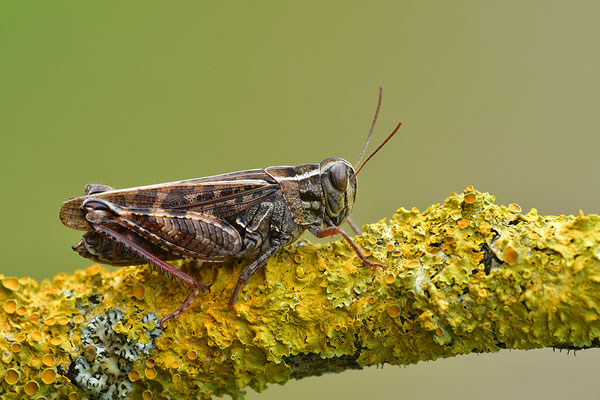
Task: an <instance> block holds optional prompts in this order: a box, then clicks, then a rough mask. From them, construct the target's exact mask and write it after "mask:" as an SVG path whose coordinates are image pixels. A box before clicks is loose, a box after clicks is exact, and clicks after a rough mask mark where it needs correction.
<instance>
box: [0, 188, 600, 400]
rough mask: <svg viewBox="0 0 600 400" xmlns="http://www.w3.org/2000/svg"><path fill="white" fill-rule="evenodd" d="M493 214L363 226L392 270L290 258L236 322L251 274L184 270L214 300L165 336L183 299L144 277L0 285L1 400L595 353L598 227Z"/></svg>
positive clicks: (574, 219) (302, 247)
mask: <svg viewBox="0 0 600 400" xmlns="http://www.w3.org/2000/svg"><path fill="white" fill-rule="evenodd" d="M493 201H494V197H493V196H491V195H489V194H482V193H479V192H477V191H475V190H473V189H472V188H471V187H469V188H467V189H466V190H465V191H464V192H463V193H462V194H460V195H452V196H450V197H449V198H448V199H446V201H445V202H444V204H442V205H439V204H436V205H432V206H431V207H429V208H428V209H427V210H426V211H425V212H423V213H420V212H419V211H418V210H416V209H412V210H406V209H404V208H400V209H399V210H398V211H397V213H396V215H394V216H393V217H392V218H391V219H390V220H389V222H385V221H383V220H382V221H380V222H377V223H374V224H371V225H368V226H366V227H365V229H364V233H363V234H362V235H361V236H359V237H356V238H355V241H356V243H357V244H358V245H359V246H360V247H361V248H362V249H363V250H364V252H365V255H367V256H370V257H371V258H372V260H377V261H378V262H383V263H385V264H386V265H387V266H388V269H387V270H386V271H381V270H379V269H378V270H372V269H368V268H362V267H361V264H360V262H359V260H358V259H357V257H356V256H355V254H354V252H353V251H352V250H351V249H350V248H349V247H348V246H347V245H346V244H345V243H344V242H343V241H341V240H338V241H335V242H332V243H329V244H327V245H316V244H308V243H305V244H299V245H295V246H290V247H289V248H287V249H286V250H285V251H284V252H282V253H280V254H278V255H277V256H276V257H274V258H273V259H272V260H271V261H270V262H269V263H268V265H267V266H266V267H265V270H264V275H263V276H261V273H259V274H257V275H258V276H256V277H255V278H253V279H252V280H251V281H250V282H249V284H248V285H246V287H245V288H243V290H242V291H241V293H240V296H239V299H238V303H237V304H236V305H235V307H233V308H229V307H228V306H227V298H228V296H229V295H230V292H231V290H232V289H233V287H234V286H235V282H236V279H237V274H239V272H240V271H241V269H242V264H243V262H236V263H232V264H228V265H222V264H212V265H209V264H205V265H202V267H201V268H198V266H197V265H196V264H195V263H194V262H179V263H176V265H177V266H178V267H179V268H182V269H184V270H186V271H188V272H189V273H191V274H193V275H194V276H196V277H197V278H198V279H199V280H201V281H202V282H205V283H207V284H211V287H210V291H209V292H207V293H204V294H202V295H200V296H198V298H197V299H196V300H195V301H194V303H193V304H192V307H191V308H190V310H188V311H187V312H185V313H184V314H183V315H182V316H181V317H180V318H179V319H178V320H176V321H174V322H169V323H168V324H167V326H166V329H165V331H160V330H159V329H158V328H157V321H158V316H162V315H166V314H167V313H169V312H171V311H172V310H173V309H175V308H176V307H177V306H178V305H179V304H180V303H181V301H182V300H183V298H184V297H185V295H186V290H185V289H184V288H183V287H182V286H181V285H177V284H174V283H173V282H170V281H168V280H167V279H166V278H163V277H161V276H159V275H157V274H156V273H153V272H151V271H150V270H149V268H147V267H126V268H120V269H117V270H111V272H109V271H107V270H106V269H104V268H100V267H99V266H91V267H89V268H88V269H86V270H84V271H77V272H75V273H74V274H73V275H66V274H59V275H57V276H55V277H54V278H53V279H52V281H43V282H42V283H41V284H38V283H37V282H35V281H34V280H32V279H29V278H21V279H17V278H11V277H4V276H1V275H0V279H1V280H2V287H1V288H0V303H1V304H2V308H3V310H2V311H0V312H1V313H2V318H1V320H0V329H1V331H2V332H1V333H2V335H1V337H0V350H1V353H2V361H3V362H2V363H0V376H3V377H4V378H3V380H2V382H1V383H0V394H2V396H3V397H2V398H3V399H9V398H21V397H23V394H24V393H25V394H27V395H31V396H33V395H34V394H35V395H36V396H40V395H44V396H46V398H47V399H52V398H67V396H70V397H68V398H72V399H76V398H83V397H90V398H150V395H151V394H152V395H153V396H152V398H161V396H162V397H163V398H170V399H175V398H190V397H191V396H199V397H210V396H213V395H218V396H220V395H223V394H229V395H231V396H232V397H234V398H241V397H243V394H244V392H243V389H244V388H245V387H248V386H249V387H252V388H254V389H256V390H262V389H264V388H265V387H266V385H267V384H268V383H273V382H277V383H283V382H285V381H287V380H288V379H290V378H296V379H299V378H303V377H306V376H311V375H319V374H322V373H324V372H339V371H343V370H345V369H348V368H362V367H363V366H367V365H374V364H380V363H389V364H394V365H400V364H411V363H416V362H418V361H423V360H435V359H437V358H440V357H450V356H454V355H457V354H466V353H471V352H496V351H499V350H500V349H505V348H510V349H532V348H541V347H549V346H551V347H560V348H573V349H579V348H588V347H597V346H598V344H599V338H600V323H599V317H600V314H599V311H600V306H599V305H600V303H599V301H600V261H599V260H600V246H599V241H600V217H599V216H597V215H589V216H584V215H583V214H582V213H580V214H579V215H578V216H557V217H555V216H546V217H543V216H539V215H538V214H537V211H536V210H531V211H530V212H529V213H527V214H525V215H523V214H521V213H520V208H519V207H518V206H517V205H516V204H511V205H509V206H508V207H505V206H498V205H495V204H494V203H493ZM154 313H156V315H155V314H154ZM144 396H146V397H144Z"/></svg>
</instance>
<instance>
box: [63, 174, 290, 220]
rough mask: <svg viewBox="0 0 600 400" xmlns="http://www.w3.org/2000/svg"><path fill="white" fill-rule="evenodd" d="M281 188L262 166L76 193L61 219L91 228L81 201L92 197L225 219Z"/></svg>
mask: <svg viewBox="0 0 600 400" xmlns="http://www.w3.org/2000/svg"><path fill="white" fill-rule="evenodd" d="M278 190H280V187H279V185H278V183H277V181H275V180H274V179H273V178H272V177H271V176H269V175H268V174H266V173H265V171H264V170H263V169H256V170H249V171H240V172H233V173H230V174H223V175H216V176H211V177H205V178H196V179H189V180H184V181H177V182H170V183H163V184H158V185H150V186H141V187H136V188H130V189H118V190H110V191H106V192H102V193H98V194H93V195H90V196H81V197H76V198H73V199H70V200H67V201H66V202H64V203H63V205H62V207H61V209H60V219H61V221H62V223H63V224H64V225H66V226H67V227H69V228H71V229H77V230H81V231H89V230H90V226H89V225H88V223H87V222H86V221H85V217H84V213H83V211H82V210H81V205H82V203H83V202H84V201H85V200H86V199H88V198H92V197H93V198H98V199H103V200H105V201H107V202H110V203H111V204H114V205H116V206H119V207H121V208H123V209H128V210H136V211H142V212H150V211H155V210H180V211H195V212H199V213H202V214H208V215H211V216H214V217H216V218H221V219H222V218H228V217H230V216H232V215H236V214H237V213H239V212H240V211H243V210H244V209H247V208H249V207H251V206H252V205H254V204H257V203H259V202H260V201H261V200H262V199H264V198H265V197H268V196H270V195H272V194H273V193H275V192H276V191H278Z"/></svg>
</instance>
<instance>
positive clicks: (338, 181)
mask: <svg viewBox="0 0 600 400" xmlns="http://www.w3.org/2000/svg"><path fill="white" fill-rule="evenodd" d="M329 179H330V180H331V184H332V185H333V187H334V188H336V189H337V190H339V191H341V192H344V191H346V186H347V185H348V169H347V168H346V166H345V165H344V164H343V163H341V162H339V163H335V164H334V165H333V166H332V167H331V169H330V170H329Z"/></svg>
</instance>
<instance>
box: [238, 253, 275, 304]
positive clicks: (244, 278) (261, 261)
mask: <svg viewBox="0 0 600 400" xmlns="http://www.w3.org/2000/svg"><path fill="white" fill-rule="evenodd" d="M281 247H282V246H281V245H280V244H277V245H274V246H273V247H271V248H270V249H269V250H267V252H266V253H264V254H263V255H262V256H260V257H258V259H256V260H255V261H254V262H253V263H252V264H250V265H249V266H247V267H246V269H245V270H244V272H242V274H241V275H240V277H239V278H238V281H237V284H236V285H235V289H233V293H232V294H231V297H230V298H229V307H233V305H234V304H235V301H236V300H237V297H238V294H239V293H240V289H241V288H242V286H243V285H244V284H245V283H246V282H248V279H250V278H251V277H252V275H254V273H255V272H256V271H258V270H259V269H260V267H262V266H263V265H265V264H266V263H267V261H268V260H269V258H271V256H273V254H275V253H276V252H277V250H279V249H280V248H281Z"/></svg>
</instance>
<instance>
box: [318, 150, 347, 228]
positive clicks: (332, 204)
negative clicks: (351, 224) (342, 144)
mask: <svg viewBox="0 0 600 400" xmlns="http://www.w3.org/2000/svg"><path fill="white" fill-rule="evenodd" d="M321 187H322V188H323V194H324V196H325V209H326V211H327V216H328V217H329V218H330V219H331V221H332V222H333V223H334V224H335V225H340V224H341V223H342V222H344V221H345V220H346V217H348V215H349V214H350V213H351V212H352V207H353V206H354V198H355V197H356V177H355V175H354V168H353V167H352V164H350V163H349V162H348V161H346V160H344V159H341V158H328V159H326V160H323V161H321Z"/></svg>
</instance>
